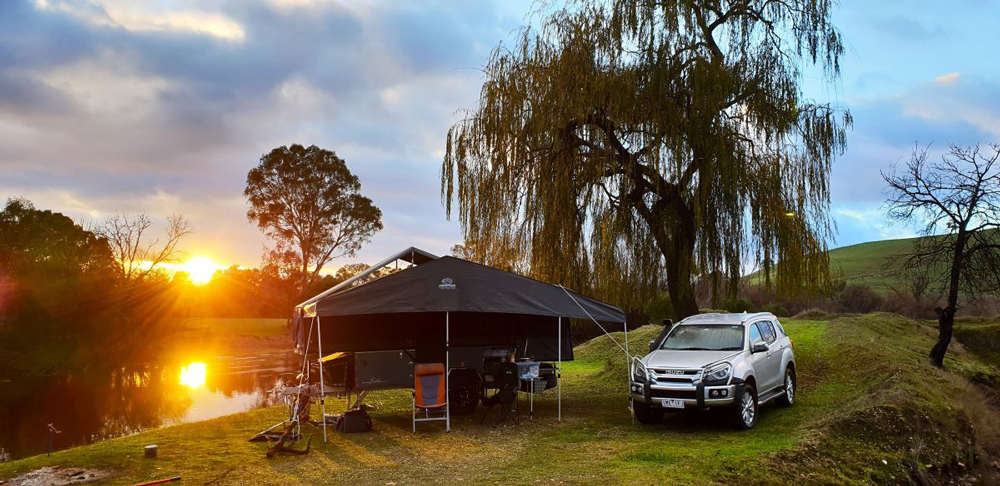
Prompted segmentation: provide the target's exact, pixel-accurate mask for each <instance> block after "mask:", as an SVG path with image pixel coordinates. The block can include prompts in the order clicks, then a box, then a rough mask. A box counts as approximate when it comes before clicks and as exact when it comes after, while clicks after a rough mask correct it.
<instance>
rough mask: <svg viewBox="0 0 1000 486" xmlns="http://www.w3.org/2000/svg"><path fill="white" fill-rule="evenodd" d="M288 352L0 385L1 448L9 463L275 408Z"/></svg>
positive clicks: (290, 358)
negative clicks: (274, 392) (149, 431)
mask: <svg viewBox="0 0 1000 486" xmlns="http://www.w3.org/2000/svg"><path fill="white" fill-rule="evenodd" d="M300 365H301V361H300V357H297V356H296V355H294V354H292V353H285V352H274V351H272V352H266V353H259V354H254V355H245V356H237V357H231V356H230V357H227V356H213V357H200V358H197V360H196V361H194V360H192V361H184V362H173V363H167V364H163V365H157V366H149V367H141V368H121V369H116V370H112V371H104V372H95V371H90V372H86V373H77V374H67V375H61V376H54V377H47V378H43V379H37V380H31V381H14V382H6V383H0V448H2V449H4V450H6V452H8V453H10V454H11V455H12V456H13V457H14V458H20V457H27V456H31V455H35V454H44V453H45V452H46V451H47V449H48V447H49V445H48V442H49V435H50V434H49V427H48V424H53V426H54V427H55V428H56V429H57V430H59V432H60V433H58V434H52V449H53V450H60V449H66V448H69V447H73V446H76V445H81V444H87V443H91V442H96V441H100V440H104V439H109V438H114V437H121V436H124V435H129V434H133V433H136V432H139V431H142V430H146V429H150V428H155V427H162V426H167V425H174V424H179V423H184V422H194V421H198V420H207V419H211V418H215V417H220V416H223V415H228V414H232V413H237V412H242V411H245V410H249V409H252V408H259V407H266V406H270V405H272V404H274V400H273V398H271V396H270V394H269V393H268V391H269V390H271V389H272V388H274V387H275V386H276V385H279V384H282V383H291V382H292V381H294V377H295V375H296V374H297V373H298V369H299V366H300Z"/></svg>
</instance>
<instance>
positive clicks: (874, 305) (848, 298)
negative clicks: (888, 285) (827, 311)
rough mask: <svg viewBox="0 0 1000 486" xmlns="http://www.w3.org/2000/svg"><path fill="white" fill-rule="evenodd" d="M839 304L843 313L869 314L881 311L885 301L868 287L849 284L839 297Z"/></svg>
mask: <svg viewBox="0 0 1000 486" xmlns="http://www.w3.org/2000/svg"><path fill="white" fill-rule="evenodd" d="M837 304H838V307H839V308H840V311H841V312H849V313H855V314H867V313H869V312H874V311H876V310H879V309H881V308H882V307H883V305H884V304H885V299H883V298H882V296H881V295H879V294H877V293H875V291H874V290H872V289H871V288H869V287H868V286H867V285H857V284H849V285H847V286H845V287H844V290H842V291H841V292H840V294H839V295H837Z"/></svg>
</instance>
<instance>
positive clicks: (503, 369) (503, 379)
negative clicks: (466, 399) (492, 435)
mask: <svg viewBox="0 0 1000 486" xmlns="http://www.w3.org/2000/svg"><path fill="white" fill-rule="evenodd" d="M493 382H494V383H496V384H497V386H499V388H500V389H499V390H497V392H496V393H494V394H493V396H489V397H488V396H486V394H485V392H484V394H483V397H482V401H483V406H485V407H486V412H485V413H483V418H481V419H480V420H479V423H480V424H481V423H483V421H485V420H486V416H487V415H489V413H490V411H491V410H493V407H495V406H497V405H500V409H501V411H500V419H499V420H497V424H499V423H501V422H503V421H505V420H507V419H508V418H509V419H512V420H513V421H514V423H515V424H519V423H520V420H519V419H518V416H517V412H516V409H515V407H516V406H517V388H518V386H519V385H520V379H519V378H518V375H517V364H516V363H500V364H498V365H497V366H496V369H495V370H494V375H493ZM512 411H514V413H513V414H512V413H511V412H512Z"/></svg>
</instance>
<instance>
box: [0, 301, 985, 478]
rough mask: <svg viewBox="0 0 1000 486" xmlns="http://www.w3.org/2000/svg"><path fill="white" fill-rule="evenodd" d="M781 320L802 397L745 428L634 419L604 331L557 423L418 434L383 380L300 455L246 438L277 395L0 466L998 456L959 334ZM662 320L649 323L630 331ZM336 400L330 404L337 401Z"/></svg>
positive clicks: (832, 473)
mask: <svg viewBox="0 0 1000 486" xmlns="http://www.w3.org/2000/svg"><path fill="white" fill-rule="evenodd" d="M785 324H786V329H787V330H788V332H789V334H790V335H791V337H792V338H793V339H794V341H795V351H796V355H797V359H798V365H799V370H800V394H799V396H798V399H799V401H798V403H797V404H796V406H795V407H793V408H791V409H779V408H777V407H774V406H771V405H769V406H765V407H764V408H763V409H762V413H761V417H760V421H759V423H758V426H757V427H756V428H755V429H753V430H751V431H748V432H735V431H732V430H730V429H729V428H728V427H727V426H725V425H723V424H721V423H720V420H719V417H718V416H717V415H716V414H713V413H696V414H682V415H668V416H667V418H666V419H665V420H664V422H663V424H661V425H656V426H642V425H639V424H638V423H635V422H633V421H632V420H631V418H630V415H629V412H628V410H627V406H628V403H627V400H626V398H625V397H626V394H625V391H626V389H627V388H626V383H625V372H624V368H625V359H624V356H623V355H622V354H621V353H620V352H616V350H617V348H616V347H615V346H614V345H613V344H612V343H611V342H610V341H609V340H608V339H607V338H606V337H602V338H598V339H595V340H593V341H591V342H588V343H585V344H583V345H581V346H579V347H578V348H577V350H576V356H577V361H574V362H572V363H567V364H566V366H565V368H564V371H565V373H564V376H565V379H564V386H563V422H562V423H557V421H556V419H555V413H556V404H555V395H554V390H552V391H549V392H546V394H544V395H542V396H541V397H540V399H538V400H536V402H535V419H534V420H532V421H528V420H527V417H523V420H522V423H521V425H519V426H515V425H503V426H499V427H494V426H493V425H490V424H489V422H488V423H487V424H486V425H479V424H478V422H479V419H480V415H479V414H478V413H477V414H476V415H475V416H466V417H456V418H455V420H454V424H453V431H452V432H451V433H445V432H444V431H443V427H441V426H439V425H437V424H434V425H431V424H422V425H421V426H420V428H419V429H418V433H417V434H416V435H414V434H413V433H412V432H411V429H410V417H409V413H410V412H409V407H410V398H409V393H408V392H405V391H397V392H385V393H379V394H374V395H372V396H371V397H370V399H369V400H368V402H369V403H370V404H372V405H374V406H375V407H376V408H375V409H374V410H373V411H372V416H373V418H374V421H375V424H374V429H373V430H372V431H371V432H370V433H366V434H353V435H347V434H339V433H332V434H331V435H330V442H329V443H328V444H324V443H323V442H322V435H321V432H320V431H319V430H318V429H313V428H311V427H307V428H305V429H304V433H305V434H306V435H307V436H310V435H311V436H312V446H313V449H312V452H310V453H309V454H308V455H306V456H292V455H281V456H279V457H277V458H275V459H272V460H268V459H265V458H264V452H265V450H266V445H265V444H259V443H249V442H246V439H247V438H248V437H249V436H250V435H252V434H253V433H254V432H256V431H258V430H260V429H263V428H264V427H266V426H268V425H270V424H272V423H275V422H277V421H279V420H280V419H281V418H282V416H283V412H282V410H281V409H280V408H271V409H262V410H255V411H251V412H246V413H242V414H236V415H231V416H228V417H222V418H219V419H216V420H211V421H206V422H199V423H192V424H185V425H179V426H175V427H169V428H164V429H158V430H153V431H149V432H145V433H141V434H137V435H134V436H130V437H125V438H121V439H115V440H110V441H107V442H103V443H99V444H94V445H91V446H86V447H80V448H76V449H71V450H67V451H63V452H59V453H56V454H53V455H52V457H44V456H38V457H33V458H27V459H24V460H20V461H15V462H12V463H6V464H0V478H5V479H9V478H12V477H14V476H17V475H19V474H22V473H24V472H27V471H30V470H33V469H36V468H39V467H42V466H46V465H64V466H73V467H83V466H86V467H92V468H101V469H105V470H109V471H114V472H115V475H114V476H113V477H112V478H111V479H110V480H109V483H111V484H130V483H136V482H139V481H148V480H152V479H158V478H164V477H170V476H181V477H182V478H183V481H184V483H188V484H208V483H222V484H317V483H320V484H322V483H358V482H361V483H363V484H425V483H440V484H455V483H470V482H477V483H488V484H496V483H506V484H510V483H529V482H552V481H557V482H567V483H573V484H578V483H582V484H609V483H611V484H618V483H634V484H640V483H641V484H649V483H653V482H659V483H691V484H726V483H732V482H735V481H737V480H739V481H740V482H743V483H749V484H768V483H773V484H785V483H790V482H797V483H803V484H830V483H838V484H873V483H877V484H882V483H893V482H911V481H916V480H921V479H923V480H927V479H934V478H940V477H944V476H947V477H949V478H951V477H954V476H956V475H963V474H966V473H967V472H971V473H975V474H983V473H982V472H981V471H980V470H979V469H978V467H979V466H980V465H985V464H990V463H991V462H992V460H993V458H994V457H996V453H997V448H998V444H1000V438H998V434H997V431H998V430H1000V426H998V418H997V415H996V413H995V412H994V410H993V409H992V408H991V407H990V406H989V404H988V401H987V399H986V398H985V397H984V395H983V394H982V393H980V392H979V391H978V389H977V388H975V387H973V386H972V385H970V381H969V380H970V379H972V378H974V379H976V380H977V381H980V382H992V381H995V380H993V378H994V377H995V373H996V372H995V370H994V369H993V368H992V367H991V366H989V365H987V364H984V362H983V361H981V360H980V359H979V358H978V357H977V356H976V355H974V354H972V353H971V352H968V351H966V350H965V349H964V348H962V347H961V345H956V346H955V347H954V348H953V352H951V353H950V354H949V358H948V360H947V363H946V365H947V371H941V370H937V369H935V368H933V367H931V366H929V365H927V364H926V359H925V358H924V356H925V354H926V350H927V349H928V348H929V346H930V345H931V343H932V341H933V335H934V331H933V330H932V329H931V328H930V327H928V326H925V325H923V324H919V323H916V322H913V321H908V320H905V319H902V318H899V317H895V316H890V315H885V314H877V315H868V316H860V317H849V318H840V319H835V320H832V321H791V320H789V321H786V322H785ZM656 331H657V329H656V328H653V327H652V326H647V327H645V328H642V329H640V330H638V331H636V332H635V333H630V336H629V337H630V341H631V342H633V343H644V342H647V341H648V340H649V339H650V338H651V337H652V336H653V335H654V333H655V332H656ZM616 337H617V338H618V339H621V335H620V333H619V334H618V335H617V336H616ZM522 405H524V403H522ZM343 406H344V404H343V402H340V401H334V402H331V403H328V412H329V411H330V409H333V410H334V411H337V410H341V409H343ZM522 410H524V408H522ZM480 413H481V412H480ZM317 415H318V414H317ZM154 443H155V444H158V445H159V447H160V454H159V457H158V458H157V459H143V458H142V446H144V445H146V444H154ZM299 447H301V444H300V445H299ZM987 480H988V479H987Z"/></svg>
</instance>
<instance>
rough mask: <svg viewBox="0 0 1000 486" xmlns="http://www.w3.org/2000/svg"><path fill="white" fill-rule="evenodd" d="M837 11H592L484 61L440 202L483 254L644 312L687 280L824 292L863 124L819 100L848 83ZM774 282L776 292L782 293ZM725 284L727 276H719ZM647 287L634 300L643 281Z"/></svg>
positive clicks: (558, 16)
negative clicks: (842, 163)
mask: <svg viewBox="0 0 1000 486" xmlns="http://www.w3.org/2000/svg"><path fill="white" fill-rule="evenodd" d="M832 9H833V2H832V1H831V0H672V1H669V0H668V1H662V0H661V1H652V0H613V1H609V2H601V1H598V0H581V1H577V2H572V3H570V4H569V6H567V7H565V8H558V9H548V10H547V11H546V13H544V14H543V15H542V19H541V20H540V21H539V23H538V25H536V26H535V27H526V28H524V29H522V31H521V33H520V35H519V38H518V41H517V43H516V46H515V47H514V48H512V49H508V48H505V47H504V46H503V45H501V46H499V47H497V48H496V49H495V50H494V51H493V52H492V54H491V56H490V58H489V60H488V62H487V64H486V66H485V70H484V75H485V82H484V84H483V86H482V90H481V92H480V96H479V104H478V107H477V108H475V109H474V110H471V111H469V112H467V113H466V116H465V117H464V118H463V119H462V120H461V121H460V122H458V123H457V124H456V125H454V126H453V127H452V128H451V129H450V130H449V132H448V137H447V149H446V153H445V156H444V161H443V170H442V199H443V202H444V204H445V206H446V211H447V213H448V215H449V217H450V216H451V212H452V203H453V200H457V203H458V213H459V219H460V222H461V224H462V227H463V230H464V233H465V235H466V238H467V239H468V240H472V241H476V242H479V244H478V245H476V246H475V247H474V248H475V250H476V251H477V254H478V255H477V257H478V258H479V259H481V260H487V259H488V258H490V257H491V256H492V255H493V254H494V253H493V251H492V247H494V246H495V247H498V248H517V249H518V250H519V251H518V252H517V253H516V255H517V258H520V259H523V260H524V261H525V262H527V263H528V264H530V268H531V271H532V273H533V274H535V275H536V276H539V277H543V278H549V279H553V280H557V281H562V282H567V283H570V284H573V285H577V286H592V287H593V288H594V289H595V290H597V291H598V293H600V294H602V295H603V296H604V297H606V298H610V299H614V300H615V301H617V302H619V303H621V304H623V305H633V304H635V305H638V304H639V303H640V301H642V300H645V299H647V298H648V297H649V296H651V295H653V293H655V292H656V291H657V290H658V289H659V288H662V285H663V284H665V285H666V287H667V290H668V293H669V295H670V298H671V300H672V302H673V306H674V309H675V311H676V313H677V314H678V317H683V316H686V315H690V314H693V313H696V312H697V311H698V307H697V303H696V301H695V296H694V292H693V284H692V279H693V278H695V277H697V276H699V275H702V276H711V279H712V281H713V282H715V283H716V285H713V291H714V292H713V295H718V293H717V292H718V291H719V290H720V289H719V288H718V283H719V282H729V283H728V285H727V286H726V288H725V289H724V290H725V291H727V292H728V293H729V294H730V295H731V294H734V293H735V290H736V285H737V282H738V280H739V277H740V275H741V273H742V266H743V264H744V263H746V262H750V261H752V262H753V263H755V264H757V265H759V266H760V267H761V268H762V269H763V271H764V274H765V276H766V281H767V283H768V284H769V285H771V284H776V285H777V289H778V291H779V295H787V294H788V293H792V292H798V291H800V290H801V289H803V288H805V287H807V286H810V285H815V284H817V283H823V282H825V281H828V278H829V277H828V271H827V267H828V261H827V258H826V252H825V250H826V247H825V240H826V239H827V237H828V236H829V235H830V232H831V224H830V220H829V215H828V207H829V182H828V178H829V174H830V168H831V164H832V162H833V161H834V159H835V157H836V156H837V155H839V154H840V153H841V152H842V151H843V149H844V148H845V144H846V136H845V132H846V130H847V128H848V127H849V125H850V124H851V117H850V113H849V112H847V111H846V110H840V109H838V108H837V107H836V106H833V105H831V104H829V103H819V102H815V101H813V100H810V99H807V98H806V97H805V96H804V94H803V89H802V79H803V76H804V72H805V71H807V70H812V71H810V72H813V71H814V72H815V73H817V74H818V75H819V76H818V77H819V79H822V80H823V82H827V83H833V82H835V81H836V80H837V79H838V78H839V70H840V64H839V59H840V56H841V55H842V53H843V44H842V40H841V36H840V34H839V33H838V31H837V30H836V28H835V26H834V25H833V23H832V22H831V13H832ZM772 275H774V279H773V280H772ZM723 277H728V278H723ZM637 285H638V288H636V286H637Z"/></svg>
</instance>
